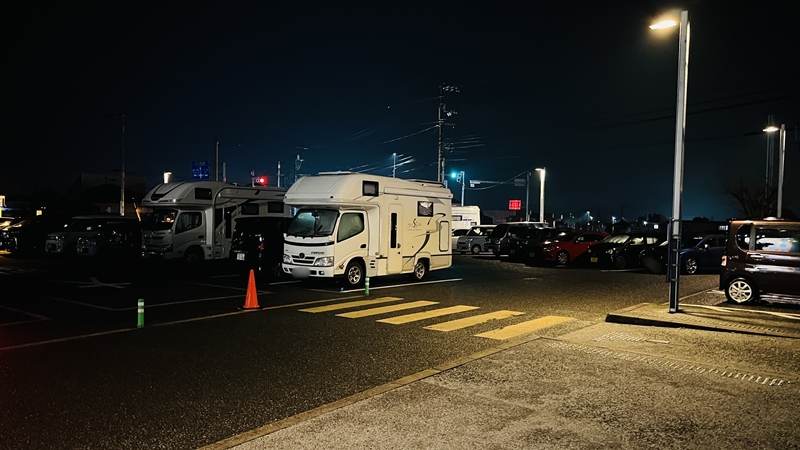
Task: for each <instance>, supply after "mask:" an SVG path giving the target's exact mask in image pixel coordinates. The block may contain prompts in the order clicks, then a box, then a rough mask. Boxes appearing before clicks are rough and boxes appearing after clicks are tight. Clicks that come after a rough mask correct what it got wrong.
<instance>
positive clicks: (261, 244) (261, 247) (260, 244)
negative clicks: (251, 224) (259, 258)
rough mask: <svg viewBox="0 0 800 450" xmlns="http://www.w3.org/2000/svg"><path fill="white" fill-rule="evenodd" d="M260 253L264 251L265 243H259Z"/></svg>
mask: <svg viewBox="0 0 800 450" xmlns="http://www.w3.org/2000/svg"><path fill="white" fill-rule="evenodd" d="M258 251H260V252H263V251H264V242H263V241H262V242H259V243H258Z"/></svg>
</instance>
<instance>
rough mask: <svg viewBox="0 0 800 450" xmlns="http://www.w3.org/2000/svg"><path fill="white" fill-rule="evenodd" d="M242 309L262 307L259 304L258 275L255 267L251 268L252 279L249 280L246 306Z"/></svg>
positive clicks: (245, 299) (245, 300)
mask: <svg viewBox="0 0 800 450" xmlns="http://www.w3.org/2000/svg"><path fill="white" fill-rule="evenodd" d="M241 309H261V307H260V306H258V295H257V293H256V275H255V272H253V269H250V280H249V281H248V282H247V296H246V297H245V298H244V307H242V308H241Z"/></svg>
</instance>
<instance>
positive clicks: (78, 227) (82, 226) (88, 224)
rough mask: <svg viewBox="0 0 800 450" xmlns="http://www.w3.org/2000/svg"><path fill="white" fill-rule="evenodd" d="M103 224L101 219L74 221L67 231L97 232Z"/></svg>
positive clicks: (103, 221)
mask: <svg viewBox="0 0 800 450" xmlns="http://www.w3.org/2000/svg"><path fill="white" fill-rule="evenodd" d="M103 224H105V220H103V219H75V220H74V221H72V223H70V224H69V226H68V227H67V231H98V230H99V229H100V228H102V227H103Z"/></svg>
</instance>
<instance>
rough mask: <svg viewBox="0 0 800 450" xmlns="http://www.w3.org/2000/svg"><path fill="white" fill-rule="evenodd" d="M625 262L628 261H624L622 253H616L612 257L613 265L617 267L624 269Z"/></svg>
mask: <svg viewBox="0 0 800 450" xmlns="http://www.w3.org/2000/svg"><path fill="white" fill-rule="evenodd" d="M627 264H628V262H627V261H625V257H624V256H622V255H617V256H616V257H615V258H614V267H615V268H617V269H624V268H625V266H626V265H627Z"/></svg>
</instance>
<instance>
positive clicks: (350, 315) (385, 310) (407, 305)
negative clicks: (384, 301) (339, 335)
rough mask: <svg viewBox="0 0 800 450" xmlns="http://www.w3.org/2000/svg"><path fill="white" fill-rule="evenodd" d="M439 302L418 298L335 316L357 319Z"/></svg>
mask: <svg viewBox="0 0 800 450" xmlns="http://www.w3.org/2000/svg"><path fill="white" fill-rule="evenodd" d="M438 304H439V302H430V301H427V300H420V301H416V302H408V303H401V304H399V305H390V306H381V307H378V308H370V309H364V310H361V311H353V312H347V313H341V314H337V315H336V316H337V317H347V318H350V319H358V318H361V317H368V316H377V315H379V314H387V313H391V312H397V311H405V310H406V309H414V308H422V307H423V306H430V305H438Z"/></svg>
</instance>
